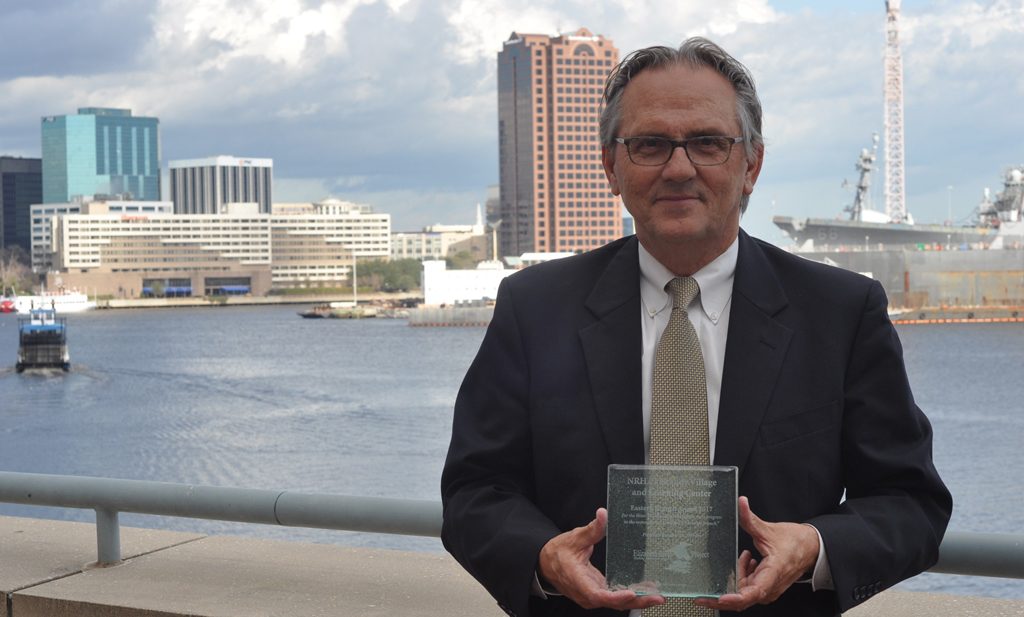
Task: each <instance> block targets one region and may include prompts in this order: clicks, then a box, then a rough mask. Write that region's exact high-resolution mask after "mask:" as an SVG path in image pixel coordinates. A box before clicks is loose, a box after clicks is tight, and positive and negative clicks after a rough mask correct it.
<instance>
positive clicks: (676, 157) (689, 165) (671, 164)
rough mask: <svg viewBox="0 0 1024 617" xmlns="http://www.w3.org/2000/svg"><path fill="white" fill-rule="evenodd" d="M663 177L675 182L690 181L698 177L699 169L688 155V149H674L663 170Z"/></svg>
mask: <svg viewBox="0 0 1024 617" xmlns="http://www.w3.org/2000/svg"><path fill="white" fill-rule="evenodd" d="M661 175H663V176H665V177H667V178H671V179H673V180H688V179H690V178H692V177H693V176H695V175H697V169H696V168H695V167H694V165H693V162H691V161H690V157H689V155H687V154H686V148H684V147H682V146H676V147H675V148H672V156H670V157H669V158H668V162H666V163H665V166H664V167H663V168H662V170H661Z"/></svg>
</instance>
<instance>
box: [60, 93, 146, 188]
mask: <svg viewBox="0 0 1024 617" xmlns="http://www.w3.org/2000/svg"><path fill="white" fill-rule="evenodd" d="M159 128H160V121H159V120H158V119H156V118H146V117H141V116H133V115H132V112H131V110H130V109H109V108H105V107H82V108H79V110H78V114H76V115H66V116H46V117H44V118H43V121H42V138H43V199H42V201H43V202H44V203H67V202H69V201H72V199H73V198H75V197H85V198H89V197H92V196H94V195H108V196H119V197H121V198H124V199H138V200H142V201H159V199H160V130H159Z"/></svg>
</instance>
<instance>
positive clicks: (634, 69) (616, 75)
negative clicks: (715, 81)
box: [600, 36, 764, 209]
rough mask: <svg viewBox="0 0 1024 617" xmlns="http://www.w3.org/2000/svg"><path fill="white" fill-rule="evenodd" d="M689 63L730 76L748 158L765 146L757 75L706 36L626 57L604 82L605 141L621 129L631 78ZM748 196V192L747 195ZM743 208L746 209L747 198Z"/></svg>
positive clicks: (609, 141) (606, 143) (602, 131)
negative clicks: (624, 98)
mask: <svg viewBox="0 0 1024 617" xmlns="http://www.w3.org/2000/svg"><path fill="white" fill-rule="evenodd" d="M678 64H686V65H689V66H691V67H693V68H700V67H706V68H709V69H712V70H713V71H715V72H717V73H718V74H719V75H721V76H722V77H724V78H726V79H727V80H728V81H729V83H731V84H732V86H733V88H734V89H735V90H736V116H737V117H738V118H739V121H740V130H741V132H742V136H743V144H744V149H745V150H746V154H747V160H748V161H752V160H753V159H754V156H755V153H756V151H758V150H761V149H762V148H763V147H764V137H763V136H762V135H761V101H760V100H759V99H758V98H757V89H756V88H755V87H754V78H753V77H752V76H751V75H750V71H748V70H747V67H745V66H743V64H742V63H740V61H739V60H737V59H736V58H733V57H732V56H731V55H729V53H728V52H726V51H725V50H724V49H722V48H721V47H719V46H718V45H716V44H715V43H712V42H711V41H709V40H708V39H705V38H703V37H699V36H698V37H693V38H689V39H686V40H685V41H683V44H682V45H680V46H679V49H672V48H671V47H665V46H662V45H656V46H654V47H647V48H645V49H639V50H637V51H634V52H633V53H631V54H629V55H628V56H626V57H625V58H623V60H622V62H620V63H619V65H618V66H617V67H615V68H614V69H613V70H612V72H611V74H610V75H608V80H607V81H606V82H605V85H604V109H602V110H601V122H600V137H601V145H603V146H605V147H609V148H610V147H612V146H613V145H614V144H615V137H616V136H617V135H616V133H618V130H619V122H620V120H621V114H622V93H623V92H624V91H625V89H626V86H627V85H628V84H629V82H630V80H632V79H633V78H634V77H636V76H637V75H639V74H640V73H641V72H643V71H645V70H647V69H657V68H662V67H667V66H672V65H678ZM745 197H747V196H745ZM743 208H744V209H746V200H744V203H743Z"/></svg>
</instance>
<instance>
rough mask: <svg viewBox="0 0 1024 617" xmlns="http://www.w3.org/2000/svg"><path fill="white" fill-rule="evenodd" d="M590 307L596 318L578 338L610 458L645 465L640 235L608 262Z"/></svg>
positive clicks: (628, 242) (589, 300)
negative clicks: (638, 239)
mask: <svg viewBox="0 0 1024 617" xmlns="http://www.w3.org/2000/svg"><path fill="white" fill-rule="evenodd" d="M586 307H587V309H588V310H590V312H591V313H593V315H594V317H595V321H594V322H593V323H590V324H587V325H586V326H584V327H583V328H581V329H580V331H579V336H580V342H581V344H582V346H583V355H584V357H585V359H586V363H587V374H588V375H589V377H590V388H591V393H592V395H593V400H594V407H595V410H596V412H597V418H598V422H599V423H600V425H601V431H602V433H603V434H604V440H605V444H606V445H607V448H608V454H609V457H610V460H611V461H613V462H615V463H625V464H642V463H643V462H644V441H643V412H642V410H641V396H640V393H641V383H640V373H641V358H640V355H641V353H642V343H641V339H642V335H641V331H640V264H639V261H638V256H637V240H636V238H635V237H634V238H631V239H630V240H628V241H627V242H626V243H625V244H624V245H623V247H622V249H620V250H619V252H618V253H617V254H616V255H615V256H614V257H613V258H612V260H611V262H609V264H608V267H607V268H606V269H605V271H604V273H603V274H602V275H601V278H600V279H598V281H597V284H596V285H594V289H593V290H592V291H591V293H590V296H589V297H588V298H587V301H586Z"/></svg>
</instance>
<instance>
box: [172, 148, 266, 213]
mask: <svg viewBox="0 0 1024 617" xmlns="http://www.w3.org/2000/svg"><path fill="white" fill-rule="evenodd" d="M170 167H171V202H173V203H174V212H175V213H177V214H223V213H224V212H226V211H227V210H226V208H227V204H232V203H254V204H257V205H258V207H259V211H260V212H261V213H263V214H270V212H271V204H272V203H274V200H273V184H274V182H273V180H274V161H273V160H271V159H240V158H235V157H233V156H214V157H210V158H205V159H192V160H187V161H171V162H170Z"/></svg>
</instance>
